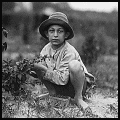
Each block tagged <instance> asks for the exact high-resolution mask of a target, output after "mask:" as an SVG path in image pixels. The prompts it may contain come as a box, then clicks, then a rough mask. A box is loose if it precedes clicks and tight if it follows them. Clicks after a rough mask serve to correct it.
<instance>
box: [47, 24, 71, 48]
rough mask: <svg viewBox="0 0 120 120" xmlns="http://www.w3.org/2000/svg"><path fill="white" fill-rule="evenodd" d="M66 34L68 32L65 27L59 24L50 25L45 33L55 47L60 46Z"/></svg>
mask: <svg viewBox="0 0 120 120" xmlns="http://www.w3.org/2000/svg"><path fill="white" fill-rule="evenodd" d="M68 35H69V33H67V32H66V31H65V29H64V28H63V27H62V26H59V25H51V26H50V27H49V28H48V31H47V33H46V36H47V37H48V39H49V41H50V42H51V44H52V45H53V46H56V47H57V46H58V47H60V46H61V45H62V44H63V43H64V41H65V38H67V37H68Z"/></svg>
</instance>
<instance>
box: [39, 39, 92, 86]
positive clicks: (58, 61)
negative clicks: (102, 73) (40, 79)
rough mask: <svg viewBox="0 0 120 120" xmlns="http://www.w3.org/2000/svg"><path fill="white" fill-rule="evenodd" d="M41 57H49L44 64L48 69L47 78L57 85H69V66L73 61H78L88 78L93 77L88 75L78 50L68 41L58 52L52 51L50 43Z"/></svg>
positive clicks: (43, 50) (41, 53)
mask: <svg viewBox="0 0 120 120" xmlns="http://www.w3.org/2000/svg"><path fill="white" fill-rule="evenodd" d="M40 56H42V57H44V56H47V57H46V59H45V63H44V65H45V66H47V67H48V70H47V72H46V74H45V77H47V78H49V79H51V82H53V83H55V84H57V85H65V84H67V82H68V80H69V69H68V64H69V62H70V61H72V60H78V61H79V62H80V63H81V65H82V66H83V69H84V72H85V73H86V74H87V75H88V77H89V76H92V75H91V74H90V73H88V71H87V69H86V67H85V65H84V64H83V62H82V60H81V57H80V55H79V53H78V52H77V50H76V49H75V48H74V47H73V46H72V45H70V44H69V43H68V42H67V41H65V44H64V45H62V46H61V47H60V48H58V49H57V50H54V49H52V46H51V43H48V44H47V45H45V46H44V48H43V49H42V51H41V52H40Z"/></svg>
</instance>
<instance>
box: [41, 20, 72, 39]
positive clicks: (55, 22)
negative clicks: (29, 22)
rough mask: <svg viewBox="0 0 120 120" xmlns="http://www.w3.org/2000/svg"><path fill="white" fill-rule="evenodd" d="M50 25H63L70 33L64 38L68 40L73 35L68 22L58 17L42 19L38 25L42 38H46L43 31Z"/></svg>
mask: <svg viewBox="0 0 120 120" xmlns="http://www.w3.org/2000/svg"><path fill="white" fill-rule="evenodd" d="M51 25H60V26H62V27H64V28H65V29H66V31H67V32H69V33H70V35H69V36H68V37H67V38H66V39H65V40H68V39H71V38H73V37H74V32H73V30H72V28H71V26H70V25H69V24H68V23H66V22H65V21H63V20H60V19H47V20H45V21H43V22H42V23H41V25H40V26H39V32H40V34H41V35H42V36H43V37H44V38H46V39H48V38H47V36H46V35H45V31H46V30H47V29H48V28H49V27H50V26H51Z"/></svg>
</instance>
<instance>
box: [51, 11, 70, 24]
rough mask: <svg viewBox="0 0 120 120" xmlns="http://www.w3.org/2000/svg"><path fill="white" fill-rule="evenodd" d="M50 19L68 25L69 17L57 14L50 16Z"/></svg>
mask: <svg viewBox="0 0 120 120" xmlns="http://www.w3.org/2000/svg"><path fill="white" fill-rule="evenodd" d="M49 19H60V20H63V21H64V22H66V23H68V19H67V16H66V15H65V14H64V13H61V12H56V13H53V14H52V15H50V16H49Z"/></svg>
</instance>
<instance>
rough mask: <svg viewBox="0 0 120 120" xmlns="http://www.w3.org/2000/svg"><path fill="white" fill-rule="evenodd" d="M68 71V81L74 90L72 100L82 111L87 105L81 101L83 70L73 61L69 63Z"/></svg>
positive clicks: (83, 79) (78, 63)
mask: <svg viewBox="0 0 120 120" xmlns="http://www.w3.org/2000/svg"><path fill="white" fill-rule="evenodd" d="M69 70H70V80H71V83H72V84H73V87H74V89H75V97H74V100H75V102H76V104H77V105H78V106H79V107H83V109H85V108H87V107H88V104H87V103H86V102H84V101H83V97H82V90H83V85H84V81H85V74H84V71H83V68H82V66H81V64H80V62H79V61H77V60H73V61H71V62H70V63H69Z"/></svg>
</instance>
